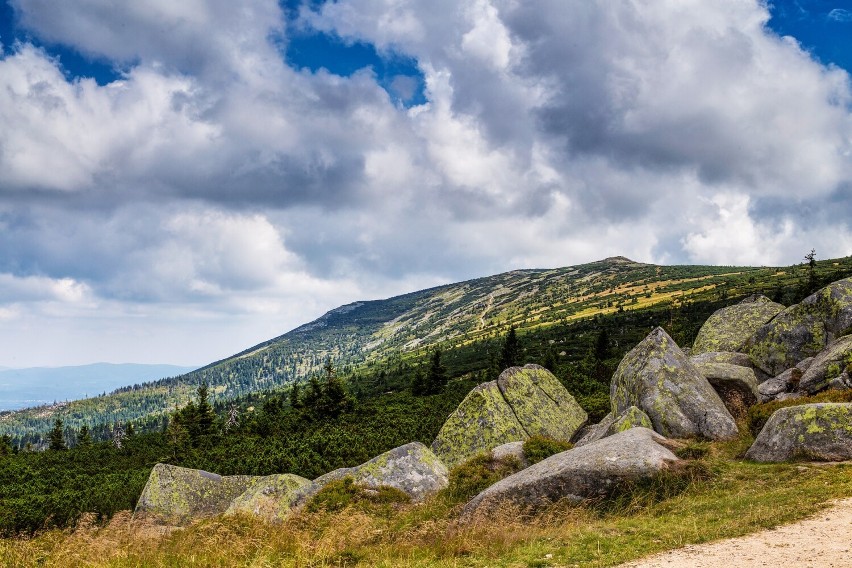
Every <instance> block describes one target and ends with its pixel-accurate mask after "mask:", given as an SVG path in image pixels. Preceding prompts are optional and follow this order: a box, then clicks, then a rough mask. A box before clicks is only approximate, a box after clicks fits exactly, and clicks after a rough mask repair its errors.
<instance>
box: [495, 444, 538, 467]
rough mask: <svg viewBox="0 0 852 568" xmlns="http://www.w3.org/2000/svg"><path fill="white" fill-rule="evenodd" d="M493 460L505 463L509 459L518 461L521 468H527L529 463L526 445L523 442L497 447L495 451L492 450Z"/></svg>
mask: <svg viewBox="0 0 852 568" xmlns="http://www.w3.org/2000/svg"><path fill="white" fill-rule="evenodd" d="M491 459H494V460H497V461H504V460H507V459H514V460H517V461H518V463H519V464H521V467H527V466H528V465H529V462H528V461H527V455H526V454H525V453H524V443H523V442H509V443H507V444H502V445H500V446H497V447H496V448H494V449H493V450H491Z"/></svg>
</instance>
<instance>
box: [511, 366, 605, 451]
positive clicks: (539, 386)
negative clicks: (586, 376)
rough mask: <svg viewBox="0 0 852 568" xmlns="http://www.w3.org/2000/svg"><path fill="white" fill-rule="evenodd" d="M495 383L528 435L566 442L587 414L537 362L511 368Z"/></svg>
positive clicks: (583, 422)
mask: <svg viewBox="0 0 852 568" xmlns="http://www.w3.org/2000/svg"><path fill="white" fill-rule="evenodd" d="M497 386H498V387H499V388H500V392H501V393H502V394H503V398H504V399H506V402H507V403H509V406H510V407H512V411H513V412H514V414H515V416H516V417H517V418H518V422H520V423H521V426H522V427H523V429H524V431H525V432H526V433H527V435H528V436H545V437H547V438H554V439H556V440H564V441H566V442H567V441H569V440H570V439H571V436H573V435H574V433H575V432H576V431H577V430H579V429H580V428H581V427H583V426H584V425H585V424H586V422H587V421H588V419H589V416H588V414H586V411H585V410H583V408H582V407H581V406H580V405H579V404H577V401H576V400H574V397H573V396H571V394H570V393H569V392H568V391H567V390H566V389H565V387H564V386H562V383H560V382H559V379H557V378H556V377H555V376H554V375H553V373H551V372H550V371H548V370H547V369H545V368H544V367H540V366H538V365H524V366H523V367H510V368H509V369H506V370H505V371H503V372H502V373H501V374H500V377H499V378H498V379H497Z"/></svg>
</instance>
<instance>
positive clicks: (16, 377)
mask: <svg viewBox="0 0 852 568" xmlns="http://www.w3.org/2000/svg"><path fill="white" fill-rule="evenodd" d="M193 369H195V367H181V366H178V365H139V364H132V363H126V364H113V363H94V364H91V365H79V366H73V367H34V368H28V369H8V368H0V410H16V409H20V408H25V407H30V406H40V405H45V404H51V403H55V402H56V401H65V400H74V399H79V398H84V397H90V396H97V395H99V394H101V393H105V392H110V391H112V390H114V389H116V388H118V387H122V386H125V385H128V384H133V383H144V382H149V381H153V380H156V379H161V378H163V377H172V376H176V375H182V374H184V373H187V372H189V371H192V370H193Z"/></svg>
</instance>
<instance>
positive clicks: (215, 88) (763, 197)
mask: <svg viewBox="0 0 852 568" xmlns="http://www.w3.org/2000/svg"><path fill="white" fill-rule="evenodd" d="M12 6H13V8H14V9H15V12H16V14H17V16H18V18H19V20H20V22H21V25H22V26H23V27H25V28H26V29H27V31H28V32H29V33H31V34H33V36H35V37H38V38H40V39H41V40H42V41H43V42H44V43H46V44H51V43H58V44H62V45H65V46H68V47H70V48H73V49H76V50H78V51H79V52H81V53H83V54H86V55H88V56H90V57H95V58H99V59H100V60H102V61H106V62H108V63H109V64H112V65H114V66H115V67H116V68H117V69H119V70H120V71H121V77H120V79H119V80H117V81H115V82H113V83H110V84H107V85H103V86H99V85H97V84H96V83H95V82H94V81H92V80H87V79H74V78H68V77H66V75H65V74H64V73H63V70H62V68H61V61H60V60H57V59H55V58H53V57H52V56H51V55H50V54H49V53H47V52H46V51H44V50H43V49H39V48H37V47H34V46H32V45H30V44H28V43H26V42H25V43H22V44H18V45H17V46H16V47H15V48H14V50H13V51H12V52H11V53H9V54H7V55H6V56H5V57H3V58H2V59H0V229H2V240H3V242H2V244H3V246H0V274H2V275H5V276H4V278H7V279H11V280H8V282H7V281H5V280H2V279H0V288H2V286H6V288H2V289H4V290H6V289H8V290H12V289H15V290H18V289H19V285H20V283H21V282H30V283H33V284H34V286H33V289H34V290H42V292H39V293H38V294H36V296H34V297H33V298H30V303H33V302H35V303H37V302H38V301H39V299H38V298H43V300H44V301H45V302H48V301H49V302H54V303H55V302H60V303H62V302H64V303H65V305H67V306H71V305H72V304H74V303H73V302H71V300H69V298H71V296H73V294H72V295H71V296H67V297H63V296H61V295H60V296H56V295H55V294H57V293H58V292H55V290H56V289H57V288H55V286H58V284H57V283H61V282H66V283H72V284H69V286H70V290H72V291H74V290H76V291H77V292H79V294H80V296H79V301H78V302H77V304H74V305H75V306H76V307H75V308H74V310H83V311H84V312H85V310H86V309H87V308H86V307H85V306H86V305H96V306H99V307H98V308H97V309H99V310H100V311H101V313H107V312H108V313H113V314H128V313H144V312H145V310H153V312H157V310H158V309H160V307H161V306H165V305H168V306H171V310H170V311H169V312H168V313H172V314H176V313H181V314H183V315H184V316H185V317H186V318H187V320H188V321H192V322H201V321H204V318H205V317H212V318H214V319H215V318H217V317H220V316H221V317H224V315H223V314H228V317H232V318H241V317H245V318H250V319H245V320H241V321H245V322H248V321H253V322H254V325H255V326H256V329H260V330H262V331H263V333H266V332H267V331H270V330H273V329H274V331H272V332H271V333H270V335H274V334H276V333H280V332H282V331H285V330H286V329H287V328H290V327H294V326H296V325H298V324H300V323H303V322H304V321H305V320H306V319H309V318H311V317H315V316H317V315H320V314H321V313H322V312H323V311H324V310H325V309H328V308H331V307H334V306H335V305H337V304H340V303H344V302H346V301H352V300H355V299H361V298H374V297H380V296H386V295H390V294H393V293H397V292H403V291H407V290H411V289H416V288H421V287H425V286H428V285H433V284H436V283H438V282H442V281H451V280H458V279H463V278H469V277H474V276H479V275H483V274H487V273H492V272H497V271H501V270H509V269H514V268H522V267H529V266H540V267H547V266H558V265H566V264H573V263H579V262H585V261H590V260H595V259H598V258H603V257H605V256H610V255H615V254H625V255H627V256H631V257H633V258H636V259H637V260H643V261H659V262H662V261H666V262H685V261H691V262H705V263H719V264H743V263H748V264H779V263H780V264H783V263H789V262H798V261H799V260H800V257H801V255H802V254H803V251H804V252H807V251H808V250H810V248H811V247H816V248H817V249H818V253H819V254H820V256H829V255H836V256H840V255H845V254H849V253H850V252H852V239H850V238H849V235H850V225H852V224H850V220H849V216H848V214H843V211H844V210H845V211H846V212H847V213H848V205H849V203H850V199H852V198H850V187H852V136H850V134H849V133H850V132H852V112H850V108H852V87H850V78H849V74H848V73H847V72H846V71H844V70H842V69H840V68H837V67H835V66H831V67H827V66H824V65H821V64H820V63H818V62H817V61H815V60H814V59H812V58H811V56H810V55H809V54H808V53H807V52H806V51H804V50H803V49H802V48H801V47H800V46H799V45H798V44H797V42H796V41H795V40H794V39H792V38H782V37H779V36H777V35H775V34H774V33H772V32H771V31H770V30H769V29H768V28H767V22H768V18H769V14H768V11H767V7H766V5H765V3H763V2H759V1H757V0H754V1H750V2H743V1H740V0H720V1H719V2H701V1H699V0H689V1H683V2H676V3H663V4H660V3H659V2H650V0H632V1H629V2H618V3H612V2H608V1H606V0H598V1H588V0H569V1H566V0H542V1H540V2H536V3H523V2H516V1H514V0H467V1H465V2H461V3H459V2H457V1H455V0H435V1H434V2H429V3H423V2H414V1H411V0H338V1H336V2H325V3H320V4H316V3H312V4H305V5H303V6H302V8H301V10H300V11H299V12H298V14H297V18H298V21H297V22H295V23H291V24H290V25H296V26H299V27H301V28H302V31H303V33H305V32H307V33H309V32H310V31H311V30H314V31H318V32H322V33H327V34H331V35H333V36H337V37H339V38H342V39H343V40H344V42H354V41H359V42H365V43H369V44H371V45H373V46H375V48H376V50H377V52H378V53H380V54H386V55H388V56H394V57H396V56H404V57H407V58H411V59H412V60H414V61H415V62H416V64H417V66H418V67H419V69H420V71H421V72H422V73H423V76H424V78H425V95H426V99H427V102H426V103H425V104H422V105H418V106H413V107H411V108H405V107H403V106H401V105H399V104H397V103H396V102H395V98H396V100H399V99H401V100H410V99H411V98H412V96H413V94H414V89H415V88H416V80H415V79H413V78H411V77H405V76H400V77H396V78H395V79H390V80H388V78H380V77H377V76H376V74H375V72H374V71H373V70H371V69H369V68H365V69H362V70H360V71H358V72H356V73H354V74H353V75H351V76H349V77H341V76H337V75H333V74H330V73H328V72H327V71H323V70H321V71H318V72H310V71H308V70H304V69H302V70H297V69H293V68H291V67H289V66H288V65H287V64H286V58H285V52H286V49H287V45H288V43H287V42H288V37H287V35H288V23H287V21H286V18H285V15H284V14H283V13H282V10H281V8H280V6H279V4H278V3H277V2H275V1H274V0H252V1H251V2H242V3H234V2H229V1H225V0H197V1H193V2H184V3H180V4H179V5H178V4H175V3H174V2H167V1H156V2H148V3H146V4H145V6H144V7H143V6H142V5H137V4H133V3H130V4H127V5H122V6H118V7H116V6H115V5H114V3H111V2H107V1H106V0H76V1H74V2H63V3H61V4H58V5H54V4H53V3H50V4H49V3H46V2H44V0H13V1H12ZM835 12H837V11H835ZM842 16H843V14H841V13H839V12H838V13H837V14H835V15H834V16H833V17H835V18H840V17H842ZM382 84H385V85H389V88H390V89H391V90H392V91H393V95H394V96H393V97H391V96H390V95H389V94H388V93H387V92H386V91H385V90H384V89H383V88H382V86H381V85H382ZM4 282H6V283H5V284H4ZM11 283H16V284H14V286H13V284H11ZM35 283H38V285H35ZM16 286H18V288H16ZM51 286H54V288H51ZM60 288H61V286H60ZM51 290H54V291H53V292H51ZM10 294H11V292H10ZM39 294H41V295H39ZM51 294H54V296H51ZM13 296H14V294H12V295H11V296H10V297H13ZM57 298H59V299H57ZM62 298H65V299H62ZM87 303H88V304H87ZM9 305H11V304H9ZM105 306H109V309H106V308H105ZM2 309H4V310H6V311H4V312H3V313H4V314H5V315H4V316H3V317H7V318H8V317H19V316H21V312H20V311H14V310H12V308H10V307H6V308H2ZM69 309H70V308H69ZM74 313H76V314H79V313H81V312H79V311H75V312H74ZM205 314H206V315H205ZM210 314H217V315H210ZM45 317H46V316H45ZM158 318H160V319H158V321H160V322H161V323H162V322H169V321H170V320H169V316H168V315H167V313H166V312H161V316H158ZM141 319H144V318H141ZM130 320H131V321H136V320H135V319H133V318H130ZM173 324H174V322H173V321H172V322H171V323H170V324H169V325H173ZM139 325H140V326H141V327H139V329H143V328H144V325H143V324H139ZM164 325H165V323H164ZM245 325H246V326H248V325H249V324H248V323H245ZM187 326H189V327H185V328H184V329H189V328H192V329H194V330H195V331H196V332H197V333H199V334H202V335H203V334H207V335H205V337H208V339H209V340H210V341H214V340H213V339H211V338H213V336H214V335H215V334H214V333H213V332H212V331H209V329H210V327H211V326H208V325H202V324H200V323H199V324H198V325H196V326H195V327H192V326H191V325H190V324H187ZM245 329H247V327H246V328H245ZM140 333H141V332H140ZM249 335H250V336H251V337H255V336H253V335H251V334H249ZM249 335H247V336H246V337H247V338H248V337H249ZM216 337H218V338H219V339H216V340H215V341H218V342H219V343H217V345H222V344H224V341H223V340H221V337H222V335H221V333H220V334H219V335H218V336H216ZM262 338H263V337H262V336H260V337H258V340H260V339H262ZM220 355H221V353H220ZM2 363H3V362H2V361H0V364H2Z"/></svg>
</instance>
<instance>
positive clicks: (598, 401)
mask: <svg viewBox="0 0 852 568" xmlns="http://www.w3.org/2000/svg"><path fill="white" fill-rule="evenodd" d="M576 399H577V403H578V404H579V405H580V406H581V407H582V408H583V410H585V411H586V412H587V413H588V415H589V424H597V423H598V422H600V421H601V420H603V419H604V418H605V417H606V415H607V414H609V412H610V410H612V403H611V402H610V400H609V389H606V391H600V392H594V393H591V394H587V395H582V394H580V395H576Z"/></svg>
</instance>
